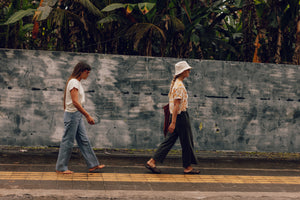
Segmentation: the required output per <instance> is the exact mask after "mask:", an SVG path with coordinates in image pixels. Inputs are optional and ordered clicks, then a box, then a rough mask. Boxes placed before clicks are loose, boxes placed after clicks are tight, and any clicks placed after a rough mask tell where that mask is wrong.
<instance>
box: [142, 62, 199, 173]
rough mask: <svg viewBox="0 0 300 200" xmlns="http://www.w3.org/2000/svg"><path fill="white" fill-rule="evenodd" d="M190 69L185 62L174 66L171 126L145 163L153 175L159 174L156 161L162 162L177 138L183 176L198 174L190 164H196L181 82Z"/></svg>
mask: <svg viewBox="0 0 300 200" xmlns="http://www.w3.org/2000/svg"><path fill="white" fill-rule="evenodd" d="M190 70H191V67H190V66H189V65H188V63H187V62H186V61H181V62H178V63H176V64H175V75H174V78H173V80H172V83H171V86H170V91H169V108H170V113H171V124H170V125H169V127H168V134H167V136H166V139H165V140H164V141H163V142H162V143H161V144H160V146H159V147H158V149H157V151H156V152H155V154H154V156H153V157H152V158H151V159H150V160H148V161H147V163H146V168H148V169H149V170H151V171H152V172H153V173H157V174H159V173H161V171H160V170H159V169H158V168H157V167H156V161H159V162H161V163H162V162H163V161H164V159H165V157H166V156H167V154H168V152H169V151H170V150H171V148H172V147H173V145H174V144H175V142H176V141H177V139H178V137H179V139H180V144H181V148H182V162H183V168H184V170H183V172H184V174H199V173H200V171H198V170H195V169H194V168H193V167H192V166H191V164H197V159H196V156H195V153H194V143H193V135H192V130H191V125H190V120H189V115H188V112H187V108H188V94H187V91H186V88H185V86H184V84H183V80H184V79H185V78H187V77H189V75H190Z"/></svg>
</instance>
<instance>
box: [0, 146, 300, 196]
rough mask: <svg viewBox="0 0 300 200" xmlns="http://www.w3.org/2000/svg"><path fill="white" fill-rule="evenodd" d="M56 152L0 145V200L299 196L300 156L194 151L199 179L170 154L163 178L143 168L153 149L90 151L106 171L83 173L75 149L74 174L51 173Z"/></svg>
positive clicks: (177, 156)
mask: <svg viewBox="0 0 300 200" xmlns="http://www.w3.org/2000/svg"><path fill="white" fill-rule="evenodd" d="M58 150H59V148H57V147H47V148H33V147H26V148H25V147H4V146H0V188H1V189H0V200H8V199H9V200H10V199H27V200H28V199H32V200H53V199H61V200H66V199H72V200H80V199H87V200H96V199H103V200H104V199H105V200H108V199H118V200H129V199H130V200H140V199H145V200H148V199H149V200H150V199H151V200H156V199H160V200H161V199H164V200H171V199H172V200H177V199H178V200H182V199H185V200H196V199H205V200H224V199H226V200H236V199H243V200H283V199H284V200H287V199H288V200H295V199H299V198H300V193H299V189H300V179H299V177H300V176H299V174H300V169H299V167H298V166H300V161H299V158H300V154H298V153H254V152H228V151H199V152H197V157H198V160H199V164H198V165H197V166H195V168H197V169H200V170H201V174H200V175H185V174H183V168H182V163H181V152H180V151H176V150H172V151H171V152H170V153H169V155H168V156H167V158H166V160H165V162H164V163H163V164H159V165H158V166H159V168H160V169H161V170H162V174H152V173H151V172H150V171H149V170H148V169H146V168H145V167H144V164H145V162H146V161H147V160H148V159H149V158H150V157H151V155H152V154H153V152H154V150H135V149H95V152H96V155H97V157H98V158H99V160H100V162H101V163H103V164H105V165H106V167H105V168H104V169H102V170H101V171H100V173H87V168H86V164H85V161H84V159H83V157H82V155H81V153H80V151H79V149H78V148H74V150H73V153H72V157H71V160H70V163H69V167H70V169H71V170H74V171H75V173H74V174H73V175H59V174H56V173H55V163H56V159H57V154H58Z"/></svg>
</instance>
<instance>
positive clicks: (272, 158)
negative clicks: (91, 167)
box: [0, 146, 300, 169]
mask: <svg viewBox="0 0 300 200" xmlns="http://www.w3.org/2000/svg"><path fill="white" fill-rule="evenodd" d="M58 150H59V148H57V147H8V146H0V163H1V164H5V163H23V164H55V163H56V159H57V154H58ZM154 151H155V150H153V149H147V150H142V149H95V153H96V155H97V157H98V158H99V160H100V162H101V163H104V164H111V165H114V164H116V165H120V164H121V163H122V164H123V165H128V166H130V165H136V164H143V163H145V162H146V161H147V160H148V159H149V158H150V157H151V156H152V155H153V153H154ZM196 156H197V158H198V161H199V165H201V167H220V168H224V167H231V168H236V167H241V168H273V169H281V168H289V169H292V168H295V169H298V168H300V153H279V152H278V153H276V152H233V151H197V152H196ZM70 162H75V163H76V162H84V159H83V158H82V155H81V153H80V151H79V149H78V148H77V147H74V149H73V153H72V158H71V160H70ZM163 165H164V166H181V151H180V150H171V151H170V152H169V154H168V156H167V158H166V160H165V162H164V163H163Z"/></svg>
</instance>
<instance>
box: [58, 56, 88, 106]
mask: <svg viewBox="0 0 300 200" xmlns="http://www.w3.org/2000/svg"><path fill="white" fill-rule="evenodd" d="M91 69H92V68H91V67H90V66H89V65H88V64H86V63H85V62H79V63H77V65H75V67H74V69H73V72H72V74H71V76H70V77H69V79H68V81H67V83H66V86H65V92H64V110H65V109H66V94H67V86H68V83H69V81H70V80H71V79H72V78H76V79H77V78H79V77H80V76H81V74H82V72H84V71H85V70H88V71H91Z"/></svg>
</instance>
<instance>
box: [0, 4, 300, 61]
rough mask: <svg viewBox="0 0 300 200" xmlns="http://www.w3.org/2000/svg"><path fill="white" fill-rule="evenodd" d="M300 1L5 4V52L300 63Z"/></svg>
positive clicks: (0, 21) (0, 34) (0, 37)
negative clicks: (49, 51) (15, 49)
mask: <svg viewBox="0 0 300 200" xmlns="http://www.w3.org/2000/svg"><path fill="white" fill-rule="evenodd" d="M299 2H300V1H299V0H285V1H282V0H159V1H158V0H131V1H128V2H126V3H124V1H120V0H102V1H100V0H40V1H37V0H0V12H1V17H0V27H1V29H0V41H1V43H0V48H19V49H40V50H54V51H70V52H90V53H103V54H123V55H142V56H166V57H176V58H198V59H216V60H228V61H246V62H269V63H290V64H299V62H300V15H299V14H300V13H299Z"/></svg>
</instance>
